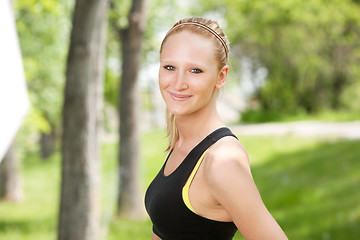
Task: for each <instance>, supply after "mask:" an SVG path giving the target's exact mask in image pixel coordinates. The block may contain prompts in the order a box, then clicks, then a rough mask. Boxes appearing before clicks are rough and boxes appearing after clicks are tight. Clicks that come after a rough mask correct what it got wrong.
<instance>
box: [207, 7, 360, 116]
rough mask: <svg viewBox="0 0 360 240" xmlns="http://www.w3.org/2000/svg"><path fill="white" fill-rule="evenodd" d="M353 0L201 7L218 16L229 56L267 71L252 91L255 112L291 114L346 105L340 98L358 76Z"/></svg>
mask: <svg viewBox="0 0 360 240" xmlns="http://www.w3.org/2000/svg"><path fill="white" fill-rule="evenodd" d="M203 2H204V1H203ZM354 2H355V1H338V0H329V1H326V2H324V1H321V0H314V1H309V2H307V3H304V2H302V1H298V0H288V1H276V0H268V1H262V0H251V1H250V0H244V1H230V0H225V1H223V2H219V1H206V3H207V4H203V6H205V9H206V10H205V11H213V10H214V9H216V10H219V12H220V13H221V14H223V15H222V17H223V18H224V19H226V21H227V25H226V32H227V33H228V36H229V38H230V41H231V42H232V49H234V50H235V49H236V50H235V51H237V52H233V53H234V54H233V56H237V57H238V58H247V59H250V61H251V62H252V63H253V64H252V65H253V66H255V68H256V67H257V69H255V70H258V69H259V68H262V69H266V70H267V76H266V79H265V81H264V82H263V84H262V86H260V87H259V88H258V89H257V91H256V92H255V97H256V98H257V99H258V100H259V103H260V109H259V110H260V111H263V112H270V113H271V112H272V111H277V112H278V113H279V112H281V113H285V114H293V113H297V112H298V111H301V112H307V113H316V112H319V111H322V110H324V109H333V110H338V109H339V108H341V107H344V106H345V107H346V105H347V104H348V103H346V102H343V101H342V98H343V96H344V95H347V93H346V89H349V88H350V89H351V88H354V86H356V84H358V82H359V80H358V79H359V77H360V74H359V71H358V70H357V66H358V65H359V62H360V54H359V49H360V43H359V41H358V39H359V37H360V17H359V16H360V15H359V14H358V12H359V5H358V4H355V3H354ZM236 60H238V61H239V59H236ZM358 96H359V94H358ZM352 102H353V101H352Z"/></svg>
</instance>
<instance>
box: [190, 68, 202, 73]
mask: <svg viewBox="0 0 360 240" xmlns="http://www.w3.org/2000/svg"><path fill="white" fill-rule="evenodd" d="M191 72H192V73H202V72H203V71H202V70H201V69H198V68H194V69H191Z"/></svg>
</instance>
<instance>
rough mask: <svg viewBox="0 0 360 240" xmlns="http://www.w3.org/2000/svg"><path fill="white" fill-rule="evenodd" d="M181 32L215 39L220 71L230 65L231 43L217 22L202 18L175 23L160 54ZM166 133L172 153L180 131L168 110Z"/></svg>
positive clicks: (173, 116) (168, 148) (165, 39)
mask: <svg viewBox="0 0 360 240" xmlns="http://www.w3.org/2000/svg"><path fill="white" fill-rule="evenodd" d="M181 31H189V32H192V33H196V34H200V35H202V36H205V37H207V38H213V39H214V40H215V42H216V49H215V55H216V58H217V59H218V68H219V70H220V69H222V68H223V67H224V66H225V65H226V64H227V63H228V59H229V51H230V46H229V44H230V42H229V40H228V38H227V37H226V35H225V33H224V31H223V30H222V29H221V28H220V26H219V24H218V23H217V22H216V21H213V20H210V19H206V18H200V17H192V18H184V19H181V20H180V21H178V22H177V23H175V24H174V26H173V27H172V28H171V29H170V30H169V31H168V33H167V34H166V36H165V38H164V40H163V41H162V43H161V47H160V53H161V52H162V50H163V46H164V43H165V42H166V41H167V39H168V38H169V36H171V35H173V34H175V33H179V32H181ZM166 131H167V137H168V139H169V145H168V147H167V149H166V151H171V150H172V149H173V148H174V147H175V144H176V142H177V140H178V139H179V131H178V128H177V124H176V117H175V115H174V114H172V113H171V112H170V111H169V110H168V109H166Z"/></svg>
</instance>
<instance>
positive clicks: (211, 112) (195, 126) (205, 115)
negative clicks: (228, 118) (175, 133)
mask: <svg viewBox="0 0 360 240" xmlns="http://www.w3.org/2000/svg"><path fill="white" fill-rule="evenodd" d="M176 123H177V127H178V130H179V140H178V141H177V143H176V147H178V148H190V149H191V148H193V147H194V146H195V145H196V144H198V143H199V142H200V141H201V140H203V139H204V138H205V137H206V136H207V135H209V134H210V133H211V132H213V131H214V130H216V129H218V128H219V127H222V126H224V123H223V121H222V120H221V118H220V116H219V114H218V112H217V110H216V107H215V106H213V107H210V108H209V109H203V110H202V111H199V112H196V113H194V114H191V115H186V116H176Z"/></svg>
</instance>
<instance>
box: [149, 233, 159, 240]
mask: <svg viewBox="0 0 360 240" xmlns="http://www.w3.org/2000/svg"><path fill="white" fill-rule="evenodd" d="M151 240H161V238H159V237H158V236H157V235H156V234H155V233H153V235H152V238H151Z"/></svg>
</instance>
